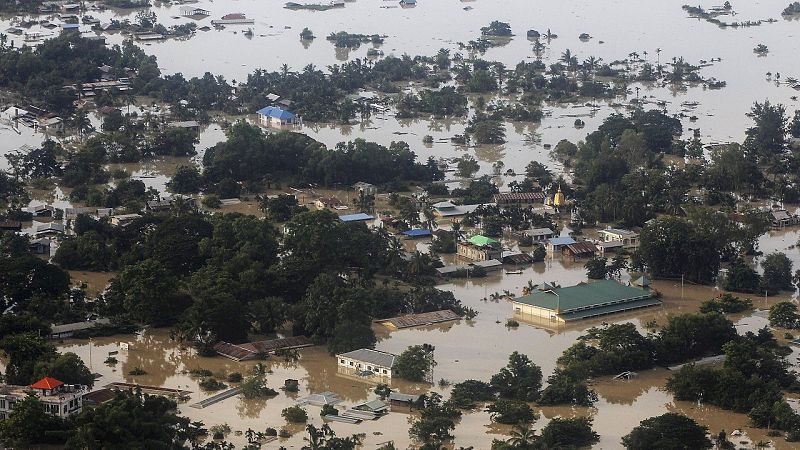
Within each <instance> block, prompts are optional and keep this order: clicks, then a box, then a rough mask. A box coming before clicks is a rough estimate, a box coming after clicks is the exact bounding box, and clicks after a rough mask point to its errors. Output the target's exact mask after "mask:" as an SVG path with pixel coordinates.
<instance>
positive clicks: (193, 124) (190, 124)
mask: <svg viewBox="0 0 800 450" xmlns="http://www.w3.org/2000/svg"><path fill="white" fill-rule="evenodd" d="M168 126H170V127H172V128H183V129H185V130H191V131H200V122H198V121H196V120H184V121H181V122H170V123H169V124H168Z"/></svg>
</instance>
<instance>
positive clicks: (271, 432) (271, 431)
mask: <svg viewBox="0 0 800 450" xmlns="http://www.w3.org/2000/svg"><path fill="white" fill-rule="evenodd" d="M264 434H265V435H266V436H267V437H272V436H277V435H278V430H276V429H275V428H272V427H268V428H267V429H266V430H264Z"/></svg>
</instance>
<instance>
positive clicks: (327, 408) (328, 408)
mask: <svg viewBox="0 0 800 450" xmlns="http://www.w3.org/2000/svg"><path fill="white" fill-rule="evenodd" d="M319 415H320V416H338V415H339V410H338V409H336V408H335V407H334V406H333V405H322V410H321V411H320V412H319Z"/></svg>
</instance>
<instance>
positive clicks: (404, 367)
mask: <svg viewBox="0 0 800 450" xmlns="http://www.w3.org/2000/svg"><path fill="white" fill-rule="evenodd" d="M435 365H436V361H434V360H433V353H432V352H430V351H429V350H428V347H426V346H424V345H412V346H411V347H408V348H407V349H406V350H405V351H404V352H403V353H401V354H400V355H399V356H398V357H397V358H396V359H395V362H394V366H393V367H392V371H393V373H394V374H395V375H396V376H397V377H399V378H403V379H405V380H408V381H417V382H419V381H424V380H425V377H427V375H428V373H429V372H430V371H431V370H432V369H433V366H435Z"/></svg>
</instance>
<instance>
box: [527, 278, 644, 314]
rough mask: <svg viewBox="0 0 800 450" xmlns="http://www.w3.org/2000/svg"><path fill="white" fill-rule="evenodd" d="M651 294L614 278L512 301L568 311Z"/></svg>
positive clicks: (536, 293) (532, 294)
mask: <svg viewBox="0 0 800 450" xmlns="http://www.w3.org/2000/svg"><path fill="white" fill-rule="evenodd" d="M556 294H558V295H556ZM651 296H652V293H651V292H649V291H644V290H642V289H638V288H635V287H630V286H625V285H623V284H620V283H618V282H616V281H614V280H603V281H598V282H595V283H590V284H579V285H576V286H570V287H565V288H556V289H552V290H551V291H547V292H544V291H534V292H531V293H530V294H528V295H526V296H523V297H519V298H517V299H516V300H514V303H522V304H525V305H531V306H538V307H540V308H545V309H552V310H555V309H556V308H560V309H561V312H562V313H569V312H570V311H573V310H581V309H582V308H589V309H592V308H599V307H602V306H605V305H606V304H611V303H622V302H628V301H635V300H641V299H645V298H650V297H651Z"/></svg>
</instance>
